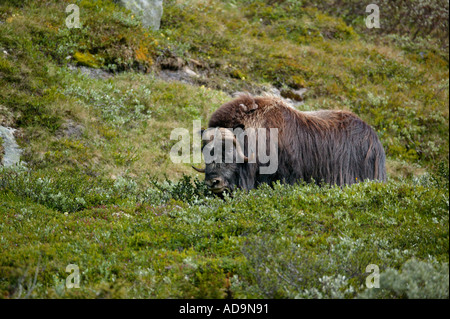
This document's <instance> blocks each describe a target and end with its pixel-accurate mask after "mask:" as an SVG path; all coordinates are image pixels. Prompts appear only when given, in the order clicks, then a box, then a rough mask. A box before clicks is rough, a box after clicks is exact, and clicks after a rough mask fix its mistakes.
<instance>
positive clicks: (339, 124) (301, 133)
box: [196, 95, 386, 193]
mask: <svg viewBox="0 0 450 319" xmlns="http://www.w3.org/2000/svg"><path fill="white" fill-rule="evenodd" d="M208 126H209V129H208V130H210V129H212V128H218V131H219V132H221V134H219V135H221V138H222V142H225V143H223V144H224V145H231V147H232V148H233V149H234V157H233V162H231V163H230V162H228V163H226V162H224V161H223V160H222V162H221V163H218V162H217V161H212V162H210V163H208V162H207V161H206V159H205V162H206V167H205V169H196V170H198V171H199V172H202V173H205V182H206V183H207V185H208V186H209V187H210V189H211V190H212V191H213V192H215V193H221V192H223V191H224V190H227V189H228V190H233V189H234V188H243V189H246V190H250V189H253V188H255V187H257V186H258V185H259V184H261V183H268V184H271V183H272V182H275V181H281V182H282V183H288V184H295V183H296V182H299V181H305V182H312V181H315V182H316V183H318V184H321V183H329V184H333V185H334V184H335V185H339V186H342V185H344V184H353V183H356V182H359V181H363V180H366V179H369V180H379V181H385V180H386V170H385V153H384V150H383V146H382V145H381V143H380V141H379V139H378V137H377V134H376V133H375V131H374V130H373V129H372V128H371V127H370V126H369V125H368V124H366V123H365V122H364V121H363V120H361V119H360V118H359V117H358V116H356V115H355V114H353V113H351V112H348V111H331V110H330V111H328V110H323V111H316V112H301V111H297V110H295V109H293V108H291V107H290V106H288V105H286V104H285V103H284V102H283V101H282V100H281V99H278V98H276V97H273V96H262V97H253V96H250V95H241V96H239V97H238V98H236V99H235V100H233V101H231V102H228V103H226V104H224V105H222V106H221V107H220V108H219V109H218V110H217V111H216V112H214V114H213V115H212V116H211V119H210V121H209V125H208ZM226 128H228V130H227V129H226ZM236 128H242V129H245V130H248V129H250V128H253V129H261V128H262V129H270V128H277V129H278V138H277V141H275V140H274V141H270V138H269V134H266V136H267V139H266V144H267V145H264V146H265V147H266V150H267V151H266V152H268V150H269V149H270V145H271V144H274V143H275V142H278V153H277V154H276V157H275V159H277V160H278V163H277V169H276V171H275V172H273V173H271V174H262V173H261V168H262V167H265V166H268V165H269V164H270V163H265V164H263V163H262V162H261V161H260V156H259V155H258V154H259V153H258V152H255V153H253V155H251V156H250V154H249V152H248V151H247V148H248V137H247V139H246V140H245V142H244V143H243V145H241V143H239V142H238V139H237V137H236V136H235V135H234V134H233V133H232V130H233V129H236ZM208 130H207V131H208ZM259 132H260V131H258V133H259ZM219 135H217V136H219ZM203 136H205V134H203ZM216 138H217V137H216ZM219 138H220V136H219ZM226 141H229V142H230V141H231V142H232V143H228V144H227V143H226ZM205 145H206V143H205V142H204V143H203V154H204V155H205ZM261 145H262V144H261V143H259V145H258V143H256V148H258V147H261ZM226 151H227V150H226V149H224V152H223V154H225V153H226ZM249 157H251V158H252V159H254V161H253V163H252V161H251V160H249ZM237 159H240V161H238V160H237ZM219 162H220V161H219Z"/></svg>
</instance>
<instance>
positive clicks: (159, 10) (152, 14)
mask: <svg viewBox="0 0 450 319" xmlns="http://www.w3.org/2000/svg"><path fill="white" fill-rule="evenodd" d="M118 2H119V3H120V4H122V5H123V6H124V7H125V8H127V9H129V10H130V11H132V12H133V13H134V14H135V15H136V16H138V17H139V18H140V19H141V21H142V25H143V26H144V27H151V28H152V29H154V30H159V27H160V25H161V17H162V14H163V0H118Z"/></svg>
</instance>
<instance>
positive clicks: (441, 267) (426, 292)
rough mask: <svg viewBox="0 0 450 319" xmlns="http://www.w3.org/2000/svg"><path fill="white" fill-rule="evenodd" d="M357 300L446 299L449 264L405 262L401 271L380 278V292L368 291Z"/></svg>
mask: <svg viewBox="0 0 450 319" xmlns="http://www.w3.org/2000/svg"><path fill="white" fill-rule="evenodd" d="M359 298H392V299H398V298H402V299H403V298H408V299H448V298H449V267H448V263H436V262H424V261H420V260H416V259H411V260H408V261H407V262H406V263H405V264H404V265H403V266H402V268H401V270H400V271H399V270H397V269H387V270H386V271H384V272H382V273H381V274H380V288H372V289H367V290H366V291H364V292H362V293H361V294H360V295H359Z"/></svg>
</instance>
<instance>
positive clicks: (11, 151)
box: [0, 125, 22, 167]
mask: <svg viewBox="0 0 450 319" xmlns="http://www.w3.org/2000/svg"><path fill="white" fill-rule="evenodd" d="M14 131H15V129H13V128H9V127H4V126H2V125H0V137H1V138H2V139H1V141H2V142H3V145H2V148H3V154H2V155H3V158H2V163H1V164H2V165H3V166H5V167H9V166H14V165H18V164H19V163H20V155H21V153H22V150H21V149H20V148H19V145H17V143H16V139H15V138H14Z"/></svg>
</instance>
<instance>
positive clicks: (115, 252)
mask: <svg viewBox="0 0 450 319" xmlns="http://www.w3.org/2000/svg"><path fill="white" fill-rule="evenodd" d="M70 3H75V4H77V5H78V6H79V8H80V22H81V28H79V29H75V28H74V29H69V28H67V27H66V25H65V23H64V22H65V19H66V17H67V13H65V8H66V6H67V5H68V4H70ZM385 3H386V2H385V1H381V2H380V7H381V12H382V16H381V19H382V20H381V23H382V24H383V21H387V20H389V21H388V22H389V23H393V22H394V21H404V23H401V27H395V25H394V24H392V25H391V26H390V27H389V28H387V27H388V26H386V29H383V28H382V29H381V30H368V29H366V28H365V26H364V19H363V16H362V15H363V14H365V12H364V4H363V1H336V0H327V1H324V5H323V6H317V5H316V4H315V2H313V1H308V0H305V1H290V0H278V1H273V0H232V1H220V0H188V1H179V0H166V1H164V15H163V18H162V21H161V29H160V30H158V31H152V30H151V29H146V28H143V27H142V25H141V23H140V22H139V20H138V19H137V18H136V17H135V16H134V15H133V14H132V13H131V12H129V11H127V10H126V9H124V8H122V7H119V6H118V5H117V4H115V3H114V2H113V1H110V0H89V1H88V0H71V1H56V0H42V1H31V0H4V1H2V2H1V4H0V88H1V89H0V125H3V126H8V127H14V128H16V129H17V131H16V139H17V142H18V144H19V145H20V146H21V147H22V149H23V153H22V159H23V160H24V161H25V162H26V163H27V165H26V167H14V168H1V169H0V250H1V254H0V297H2V298H125V297H126V298H448V291H449V289H448V278H449V268H448V262H449V257H448V251H449V236H448V232H449V225H448V217H449V200H448V184H449V183H448V177H449V170H448V154H449V148H448V145H449V134H448V129H449V125H448V123H449V117H448V111H449V104H448V99H449V96H448V94H449V93H448V89H449V73H448V70H449V68H448V64H449V59H448V56H449V55H448V25H446V24H445V22H444V21H447V18H448V2H447V1H400V2H398V5H397V7H395V8H393V9H389V10H388V11H386V9H383V4H385ZM427 3H428V5H429V8H431V9H430V10H428V9H427V8H428V7H426V5H427ZM435 3H441V4H442V5H441V6H440V7H439V8H440V9H439V10H438V9H436V8H435ZM411 4H416V6H417V8H422V9H423V6H425V8H424V9H423V10H422V11H421V10H415V11H414V10H409V9H408V6H410V5H411ZM383 10H385V11H383ZM430 12H432V13H433V14H431V13H430ZM442 16H444V17H445V19H441V17H442ZM429 21H434V22H433V23H434V24H432V25H431V26H429V25H428V24H427V23H428V22H429ZM420 23H422V24H423V27H422V25H421V24H420ZM419 26H420V28H419ZM186 67H188V68H189V69H190V70H191V71H194V72H195V73H196V75H197V76H192V77H190V78H189V81H184V82H183V81H165V80H163V79H162V78H161V75H160V74H161V72H169V71H170V72H175V71H182V70H185V68H186ZM271 87H275V88H277V89H278V90H280V92H282V94H283V95H285V96H291V97H293V95H292V94H289V92H293V90H299V89H302V88H306V89H307V91H306V93H305V94H304V96H303V97H302V99H303V101H302V102H303V104H301V105H299V106H298V109H300V110H306V111H308V110H318V109H344V110H349V111H352V112H354V113H356V114H357V115H358V116H360V117H361V118H362V119H363V120H364V121H366V122H367V123H369V124H370V125H371V126H372V127H373V128H374V129H375V131H376V132H377V134H378V136H379V139H380V141H381V142H382V143H383V146H384V148H385V150H386V156H387V173H388V179H387V182H386V183H376V182H361V183H357V184H354V185H351V186H345V187H342V188H339V187H333V186H323V187H318V186H315V185H312V184H302V183H300V184H299V185H294V186H288V185H280V184H275V185H272V186H268V185H263V186H262V187H260V188H258V189H256V190H252V191H250V192H248V193H247V192H243V191H239V190H236V191H235V192H234V193H233V194H232V196H225V198H223V199H219V198H216V197H214V196H213V195H212V194H210V193H208V191H207V187H206V185H205V184H204V182H203V181H201V178H202V176H200V175H199V174H197V173H195V172H194V171H193V170H192V169H191V167H190V165H188V164H174V163H172V162H171V161H170V155H169V153H170V150H171V148H172V146H173V145H174V144H175V143H176V142H177V141H172V140H170V132H171V131H172V129H174V128H177V127H182V128H191V127H192V121H193V120H199V119H200V120H202V122H203V123H205V125H206V123H207V122H208V119H209V118H210V116H211V114H212V113H213V112H214V111H215V110H216V109H217V108H218V107H219V106H220V105H222V104H223V103H225V102H227V101H229V100H230V99H231V97H230V95H229V94H230V93H233V92H235V91H249V92H253V93H258V92H261V91H263V90H266V88H271ZM191 134H193V132H191ZM0 141H1V139H0ZM0 151H2V148H1V147H0ZM2 152H3V151H2ZM2 155H3V154H2ZM2 155H0V158H1V157H2ZM69 264H76V265H77V266H78V267H79V270H80V276H81V277H80V278H81V281H80V288H72V289H68V288H66V286H65V280H66V278H67V277H68V275H69V274H68V273H66V267H67V266H68V265H69ZM369 264H374V265H377V266H378V267H379V269H380V273H381V276H380V285H381V288H379V289H368V288H366V278H367V277H368V276H369V275H370V273H366V267H367V266H368V265H369Z"/></svg>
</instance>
